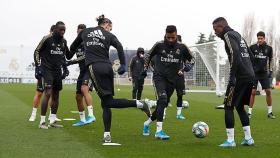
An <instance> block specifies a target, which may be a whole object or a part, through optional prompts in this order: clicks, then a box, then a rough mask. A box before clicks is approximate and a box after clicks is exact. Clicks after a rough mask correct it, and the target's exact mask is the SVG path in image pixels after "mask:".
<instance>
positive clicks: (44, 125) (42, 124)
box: [39, 122, 49, 129]
mask: <svg viewBox="0 0 280 158" xmlns="http://www.w3.org/2000/svg"><path fill="white" fill-rule="evenodd" d="M39 128H40V129H49V127H48V125H47V124H46V122H43V123H41V124H39Z"/></svg>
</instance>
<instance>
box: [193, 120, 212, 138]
mask: <svg viewBox="0 0 280 158" xmlns="http://www.w3.org/2000/svg"><path fill="white" fill-rule="evenodd" d="M192 133H193V134H194V135H195V136H196V137H197V138H204V137H206V136H207V135H208V134H209V126H208V125H207V124H206V123H205V122H202V121H199V122H196V123H195V124H194V125H193V127H192Z"/></svg>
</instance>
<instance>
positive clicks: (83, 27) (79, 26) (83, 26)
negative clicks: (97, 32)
mask: <svg viewBox="0 0 280 158" xmlns="http://www.w3.org/2000/svg"><path fill="white" fill-rule="evenodd" d="M85 28H87V26H86V25H85V24H79V25H78V29H85Z"/></svg>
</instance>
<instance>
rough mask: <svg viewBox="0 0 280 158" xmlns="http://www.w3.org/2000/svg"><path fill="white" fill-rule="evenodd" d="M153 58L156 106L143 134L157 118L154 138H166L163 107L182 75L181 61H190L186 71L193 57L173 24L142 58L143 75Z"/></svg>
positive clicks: (145, 123)
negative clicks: (179, 40)
mask: <svg viewBox="0 0 280 158" xmlns="http://www.w3.org/2000/svg"><path fill="white" fill-rule="evenodd" d="M153 57H154V58H155V59H154V60H155V61H154V63H153V64H155V65H154V66H153V68H154V71H153V73H154V75H153V81H154V84H155V88H156V92H157V106H156V109H155V111H154V112H153V113H152V116H151V117H150V118H149V119H148V120H147V121H145V122H144V129H143V135H145V136H146V135H149V134H150V133H149V125H150V124H151V123H152V121H155V120H157V129H156V133H155V138H157V139H161V140H167V139H169V138H170V137H169V136H168V135H167V134H166V133H165V132H164V130H163V114H164V108H165V107H167V105H168V102H169V100H170V97H171V95H172V93H173V92H174V88H175V85H176V83H175V82H177V79H178V77H179V76H180V75H182V62H183V63H186V61H188V62H190V63H189V64H187V66H186V67H184V70H185V71H188V70H189V69H190V68H191V67H192V65H193V64H194V58H193V56H192V54H191V52H190V50H189V49H188V47H187V46H186V45H184V44H182V43H181V42H178V41H177V28H176V26H174V25H168V26H167V27H166V32H165V37H164V40H163V41H159V42H157V43H156V44H155V45H154V46H153V47H152V49H151V50H150V51H149V53H147V54H146V56H145V58H144V61H145V62H144V71H143V73H142V75H143V76H146V75H147V69H148V66H149V63H150V61H151V59H152V58H153Z"/></svg>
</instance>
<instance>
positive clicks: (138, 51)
mask: <svg viewBox="0 0 280 158" xmlns="http://www.w3.org/2000/svg"><path fill="white" fill-rule="evenodd" d="M141 52H143V53H144V52H145V50H144V48H142V47H139V48H138V49H137V53H141Z"/></svg>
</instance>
